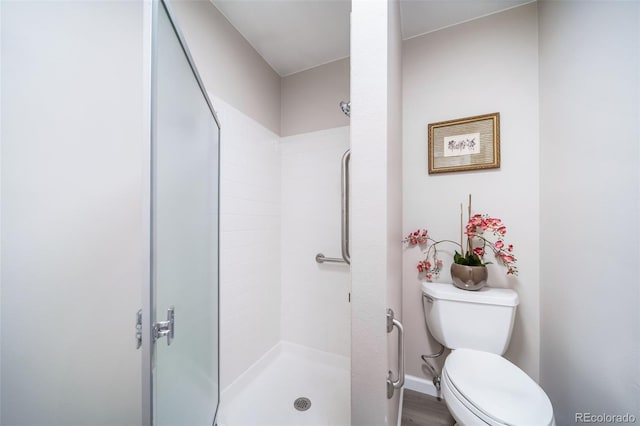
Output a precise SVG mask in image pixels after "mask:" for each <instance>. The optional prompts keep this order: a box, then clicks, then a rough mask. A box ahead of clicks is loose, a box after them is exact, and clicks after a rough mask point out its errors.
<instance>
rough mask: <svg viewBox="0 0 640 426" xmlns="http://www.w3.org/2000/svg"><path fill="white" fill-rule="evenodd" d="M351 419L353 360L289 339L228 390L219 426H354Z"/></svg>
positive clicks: (221, 405)
mask: <svg viewBox="0 0 640 426" xmlns="http://www.w3.org/2000/svg"><path fill="white" fill-rule="evenodd" d="M302 398H304V400H303V399H302ZM350 421H351V405H350V362H349V358H347V357H344V356H340V355H335V354H331V353H327V352H322V351H319V350H316V349H311V348H308V347H305V346H301V345H296V344H293V343H289V342H280V343H278V344H277V345H276V346H275V347H274V348H273V349H271V350H270V351H269V352H268V353H267V354H266V355H265V356H264V357H262V359H260V360H259V361H258V362H257V363H256V364H254V365H253V366H252V367H251V368H249V370H247V371H246V372H244V373H243V374H242V375H241V376H240V377H239V378H238V379H237V380H236V381H235V382H233V383H232V384H231V385H229V386H228V387H227V388H226V389H225V390H223V392H222V395H221V404H220V414H219V415H218V426H349V425H350Z"/></svg>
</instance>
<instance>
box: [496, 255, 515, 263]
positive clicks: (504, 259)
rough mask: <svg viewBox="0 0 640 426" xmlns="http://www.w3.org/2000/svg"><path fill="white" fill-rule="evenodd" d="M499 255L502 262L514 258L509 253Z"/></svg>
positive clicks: (508, 261)
mask: <svg viewBox="0 0 640 426" xmlns="http://www.w3.org/2000/svg"><path fill="white" fill-rule="evenodd" d="M500 257H501V258H502V261H503V262H504V263H511V262H513V261H514V260H516V259H515V258H514V257H513V256H511V255H510V254H501V255H500Z"/></svg>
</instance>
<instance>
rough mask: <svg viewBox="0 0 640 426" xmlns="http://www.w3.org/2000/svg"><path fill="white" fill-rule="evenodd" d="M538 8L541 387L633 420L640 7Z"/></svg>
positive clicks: (571, 412) (564, 421) (570, 409)
mask: <svg viewBox="0 0 640 426" xmlns="http://www.w3.org/2000/svg"><path fill="white" fill-rule="evenodd" d="M539 11H540V145H541V146H540V148H541V150H540V152H541V159H540V167H541V169H540V170H541V171H540V173H541V184H540V186H541V188H540V193H541V216H540V225H541V226H540V230H541V232H540V236H541V261H540V262H541V263H540V266H541V304H540V307H541V337H542V339H541V340H542V344H541V368H540V370H541V384H542V386H543V387H544V388H545V390H546V392H547V394H548V395H549V397H550V398H551V401H552V403H553V405H554V409H555V414H556V423H557V424H560V425H568V424H573V423H574V420H575V417H574V416H575V413H579V412H590V413H594V414H604V413H606V414H625V413H629V414H633V415H635V417H636V419H638V418H640V399H638V395H639V394H640V310H639V309H638V306H639V304H640V286H639V283H640V275H639V273H638V260H639V258H640V249H639V245H638V241H639V236H640V235H639V231H640V230H639V227H638V218H639V217H640V206H639V200H640V176H639V170H640V149H639V147H640V145H639V142H638V141H639V140H640V129H639V123H640V107H639V102H640V81H639V79H640V4H639V3H638V2H601V1H598V2H554V1H550V2H546V1H543V2H541V3H540V6H539Z"/></svg>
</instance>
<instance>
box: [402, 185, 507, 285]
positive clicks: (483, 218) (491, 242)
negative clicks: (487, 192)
mask: <svg viewBox="0 0 640 426" xmlns="http://www.w3.org/2000/svg"><path fill="white" fill-rule="evenodd" d="M468 211H469V220H468V222H467V225H466V226H465V227H464V228H463V226H462V221H463V219H462V204H461V205H460V242H457V241H453V240H435V239H433V238H431V235H430V234H429V231H427V230H426V229H418V230H416V231H414V232H412V233H410V234H409V235H407V236H406V237H405V238H404V239H403V240H402V242H403V243H405V244H407V245H408V246H409V247H414V246H420V247H424V246H425V245H426V250H425V251H424V254H425V257H424V260H421V261H420V262H418V265H417V269H418V271H419V272H425V273H426V278H427V281H432V280H434V279H437V278H438V277H439V276H440V271H441V270H442V260H440V258H439V257H438V245H439V244H442V243H451V244H454V245H456V246H458V247H459V249H460V252H458V250H456V251H455V254H454V256H453V262H454V263H457V264H459V265H467V266H484V265H488V264H490V263H492V262H485V261H484V256H485V255H486V254H487V252H488V251H492V252H493V254H494V255H495V257H496V259H497V260H498V261H499V262H500V263H502V264H503V265H504V266H505V267H506V268H507V275H518V268H517V266H516V262H517V259H516V257H515V255H514V254H513V245H512V244H507V243H506V242H505V241H504V236H505V235H506V233H507V227H506V226H505V225H504V224H503V223H502V220H500V219H499V218H494V217H490V216H489V215H487V214H475V215H473V216H471V195H469V207H468ZM463 235H466V237H467V242H466V252H465V246H463V243H462V241H463Z"/></svg>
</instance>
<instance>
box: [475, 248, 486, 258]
mask: <svg viewBox="0 0 640 426" xmlns="http://www.w3.org/2000/svg"><path fill="white" fill-rule="evenodd" d="M473 252H474V253H475V254H476V255H478V256H479V257H482V256H484V249H483V248H482V247H476V248H474V249H473Z"/></svg>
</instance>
